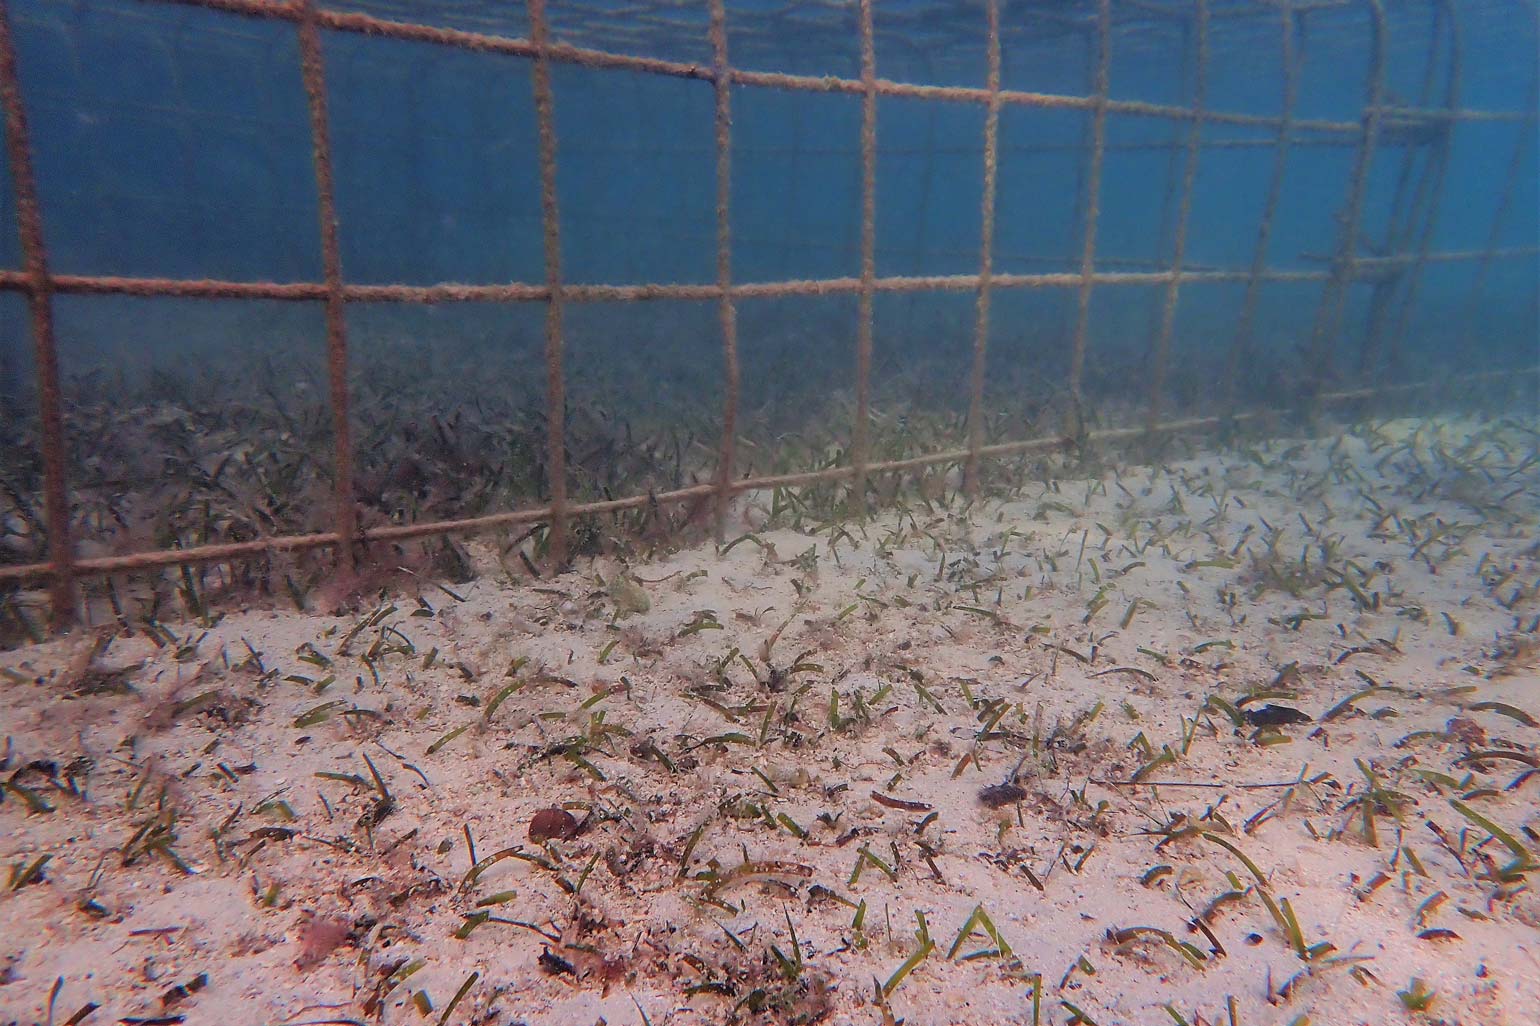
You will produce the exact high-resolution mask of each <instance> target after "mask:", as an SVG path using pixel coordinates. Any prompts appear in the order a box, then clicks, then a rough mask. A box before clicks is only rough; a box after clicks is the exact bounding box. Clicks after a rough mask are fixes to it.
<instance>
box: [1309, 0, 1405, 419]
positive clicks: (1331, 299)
mask: <svg viewBox="0 0 1540 1026" xmlns="http://www.w3.org/2000/svg"><path fill="white" fill-rule="evenodd" d="M1366 5H1367V6H1368V8H1369V18H1370V40H1371V42H1370V45H1371V51H1370V57H1369V78H1368V82H1367V84H1366V86H1365V94H1366V96H1365V107H1366V109H1365V111H1364V127H1363V135H1362V136H1361V137H1360V140H1359V144H1358V152H1357V156H1356V157H1355V159H1354V162H1353V170H1352V173H1351V176H1350V177H1349V181H1348V196H1347V206H1346V208H1345V209H1344V210H1343V213H1342V227H1341V231H1342V235H1341V238H1340V239H1339V240H1338V243H1337V251H1336V253H1335V254H1333V256H1332V264H1331V275H1330V277H1329V278H1328V279H1327V281H1326V287H1325V288H1324V289H1323V290H1322V292H1321V302H1320V305H1319V306H1317V307H1316V316H1315V326H1314V328H1313V329H1312V330H1311V333H1310V334H1311V338H1310V366H1309V367H1307V368H1305V371H1304V373H1305V383H1306V385H1307V386H1308V388H1307V397H1308V398H1309V399H1310V401H1311V402H1312V403H1313V402H1314V396H1315V394H1316V393H1318V392H1319V390H1320V387H1321V385H1322V384H1323V383H1324V382H1325V381H1327V380H1329V379H1330V377H1331V374H1332V362H1333V356H1334V353H1333V349H1334V347H1335V345H1336V342H1337V338H1338V333H1339V331H1340V329H1341V326H1342V311H1343V307H1344V306H1345V305H1346V303H1347V293H1348V288H1349V286H1350V285H1351V284H1352V282H1353V279H1354V278H1355V277H1356V274H1357V262H1358V235H1359V232H1360V230H1361V227H1362V224H1363V210H1364V197H1365V195H1366V193H1367V192H1368V183H1369V168H1370V167H1371V166H1372V165H1373V163H1374V149H1375V146H1376V145H1377V144H1378V142H1379V134H1380V120H1381V118H1382V116H1383V114H1382V109H1381V108H1382V105H1383V104H1384V102H1385V6H1384V3H1383V2H1382V0H1366Z"/></svg>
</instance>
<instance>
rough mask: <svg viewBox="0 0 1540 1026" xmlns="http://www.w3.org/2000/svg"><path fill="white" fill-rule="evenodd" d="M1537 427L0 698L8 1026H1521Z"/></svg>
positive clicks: (1046, 494)
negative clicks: (368, 1025)
mask: <svg viewBox="0 0 1540 1026" xmlns="http://www.w3.org/2000/svg"><path fill="white" fill-rule="evenodd" d="M1536 451H1537V437H1536V433H1535V430H1534V425H1533V424H1532V423H1524V422H1522V419H1521V420H1510V421H1506V422H1505V421H1501V420H1497V419H1489V420H1480V421H1477V420H1444V421H1397V422H1389V423H1378V424H1374V425H1371V426H1364V425H1360V426H1358V427H1355V428H1353V429H1350V430H1348V431H1346V432H1345V433H1343V434H1341V435H1338V436H1335V437H1326V438H1319V439H1314V440H1304V441H1275V442H1271V443H1265V444H1258V445H1256V446H1254V447H1243V448H1240V449H1237V450H1233V451H1228V452H1226V453H1224V454H1223V455H1222V456H1219V455H1210V456H1204V457H1199V458H1194V459H1189V460H1184V461H1181V462H1173V463H1171V464H1169V465H1165V466H1161V467H1158V468H1153V469H1152V468H1149V467H1138V468H1125V469H1122V470H1121V471H1117V472H1114V471H1111V470H1109V471H1108V472H1107V473H1106V474H1105V475H1104V476H1099V477H1096V476H1093V477H1092V478H1090V479H1089V480H1084V479H1082V480H1071V479H1065V480H1063V481H1062V482H1060V483H1059V484H1057V485H1054V484H1046V483H1029V484H1027V485H1026V486H1025V487H1024V488H1023V489H1021V491H1020V494H1019V496H1017V497H1015V498H1012V499H1010V500H1008V501H1001V500H989V501H982V502H979V503H975V504H973V505H972V506H971V507H965V506H964V505H963V504H962V503H961V502H959V501H955V500H954V501H953V502H952V503H950V504H949V505H946V504H941V503H937V502H929V503H927V502H923V501H919V500H916V501H914V502H912V503H911V504H910V506H909V508H908V509H906V510H903V511H897V510H890V511H885V512H883V513H881V514H880V515H877V516H876V517H874V518H873V519H871V520H870V521H868V522H867V523H865V524H864V525H857V524H854V523H852V524H848V525H845V526H844V528H843V529H840V528H837V527H836V528H825V529H824V530H822V531H821V532H820V533H817V534H813V533H804V532H801V531H797V530H792V529H789V528H787V527H784V526H780V527H777V526H775V525H774V524H766V523H764V515H765V511H764V509H763V507H762V506H761V505H758V504H755V503H753V502H750V503H747V504H746V505H745V507H744V509H743V510H742V515H743V518H744V524H745V526H744V527H743V530H745V531H748V530H753V532H754V533H753V535H752V536H751V537H745V538H742V539H740V540H738V541H737V543H736V544H733V545H731V546H730V547H712V546H706V547H702V548H698V549H692V550H687V551H682V552H678V553H675V554H673V555H671V556H669V557H668V558H666V559H663V560H660V561H658V562H655V563H651V564H648V565H645V566H640V565H639V566H632V567H623V566H621V565H619V564H618V563H616V562H614V561H612V560H598V561H583V562H582V563H580V564H579V566H577V567H576V568H574V569H573V570H572V571H571V572H568V573H566V574H564V575H562V576H560V577H556V578H550V579H540V580H534V579H531V580H527V581H523V582H518V583H512V582H509V581H508V580H506V579H505V578H503V579H499V578H500V575H492V574H488V575H486V576H484V577H482V578H481V579H479V580H478V581H476V582H474V583H471V584H467V585H463V586H459V585H451V586H450V587H451V588H452V590H453V595H451V594H450V592H448V591H446V590H444V589H442V588H440V587H438V586H436V585H433V584H431V583H429V582H422V584H421V587H422V590H421V592H420V594H415V595H414V594H398V595H395V596H393V597H392V598H390V599H388V600H385V601H383V602H382V603H381V604H379V605H378V606H375V605H374V604H373V603H372V601H371V602H370V603H365V604H364V605H363V606H362V607H360V608H358V609H356V610H353V611H349V612H347V613H346V614H344V615H320V614H315V613H296V612H273V611H245V612H231V613H229V614H228V615H226V616H224V617H223V618H222V619H220V620H218V622H217V623H214V624H213V625H212V626H200V625H198V624H196V623H183V624H169V625H166V627H165V629H164V630H163V631H161V632H160V633H158V634H156V635H155V636H152V635H151V633H147V632H146V631H144V630H135V631H134V632H133V633H131V634H128V635H122V636H117V637H113V638H111V639H110V640H108V639H107V638H106V637H105V636H103V635H89V636H84V637H76V638H72V639H64V640H60V641H57V642H53V643H50V644H47V645H42V646H37V647H33V648H29V649H23V650H19V651H14V652H9V653H5V654H3V655H0V723H3V727H0V735H4V736H5V737H6V739H7V740H6V741H5V742H4V743H5V750H4V753H3V755H0V759H3V760H4V767H3V771H0V781H3V782H4V785H5V786H4V789H3V795H4V801H3V803H0V856H3V861H4V866H5V876H4V877H3V878H0V882H3V883H4V887H3V888H0V923H3V926H0V1023H13V1022H14V1023H34V1022H40V1023H54V1024H63V1023H69V1024H77V1023H85V1024H95V1023H116V1022H126V1023H135V1022H138V1023H174V1022H186V1023H219V1024H225V1023H229V1024H241V1026H246V1024H251V1026H260V1024H280V1023H345V1022H355V1021H357V1022H377V1021H383V1022H386V1023H417V1022H424V1023H505V1024H512V1023H526V1024H529V1026H536V1024H579V1026H588V1024H592V1023H598V1022H607V1023H610V1024H615V1026H619V1024H626V1026H631V1024H642V1023H651V1024H656V1026H662V1024H678V1026H690V1024H703V1023H727V1022H744V1023H816V1022H827V1023H861V1024H864V1023H871V1024H889V1023H896V1022H905V1023H909V1024H913V1026H922V1024H924V1026H929V1024H937V1026H949V1024H963V1023H969V1024H974V1023H979V1024H983V1023H1020V1024H1025V1023H1036V1022H1041V1023H1057V1024H1063V1023H1075V1022H1083V1023H1100V1024H1104V1026H1106V1024H1122V1023H1128V1024H1157V1023H1160V1024H1169V1023H1173V1022H1175V1023H1188V1024H1192V1026H1198V1024H1200V1023H1204V1024H1241V1026H1260V1024H1268V1023H1281V1024H1288V1023H1304V1022H1305V1021H1307V1019H1306V1017H1308V1022H1310V1023H1314V1024H1317V1026H1320V1024H1334V1023H1374V1024H1381V1023H1403V1022H1407V1023H1410V1022H1415V1023H1433V1022H1446V1023H1468V1024H1480V1026H1500V1024H1504V1023H1511V1024H1521V1023H1532V1022H1534V1021H1535V1018H1534V1016H1535V1009H1536V1008H1540V895H1537V894H1536V892H1535V890H1534V888H1533V884H1534V881H1535V879H1536V872H1537V869H1540V867H1537V859H1540V834H1537V830H1540V800H1537V796H1540V752H1537V748H1540V728H1537V721H1536V716H1537V715H1540V671H1537V660H1540V635H1537V630H1536V627H1537V624H1536V621H1537V618H1540V544H1537V531H1536V528H1537V510H1540V462H1537V458H1536Z"/></svg>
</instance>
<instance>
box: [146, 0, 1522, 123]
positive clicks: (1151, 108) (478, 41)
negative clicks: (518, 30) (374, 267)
mask: <svg viewBox="0 0 1540 1026" xmlns="http://www.w3.org/2000/svg"><path fill="white" fill-rule="evenodd" d="M154 2H158V3H169V4H178V5H182V6H190V7H203V8H208V9H211V10H219V11H227V12H230V13H233V14H241V15H246V16H248V17H255V18H269V19H279V20H297V19H298V17H299V15H298V13H297V10H296V8H295V7H294V6H293V5H292V4H291V3H289V2H285V0H154ZM316 17H317V20H318V22H319V24H320V26H321V27H322V28H326V29H332V30H335V31H339V32H356V33H361V34H364V35H369V36H382V37H387V38H391V39H400V40H406V41H411V42H421V43H433V44H437V45H442V46H454V47H458V48H460V49H465V50H474V51H479V52H485V53H499V54H506V55H511V56H517V57H535V56H537V54H538V55H540V56H543V57H544V58H545V59H546V60H549V61H554V62H557V63H562V64H577V65H583V66H585V67H592V68H613V69H622V70H629V71H639V72H645V73H649V74H655V75H666V76H671V77H675V78H687V79H697V80H706V79H710V78H711V77H712V76H713V74H714V73H713V72H712V70H711V69H709V68H706V67H702V66H701V65H699V64H692V63H688V62H684V61H670V60H662V59H659V58H654V57H638V56H633V55H630V54H620V53H610V52H608V51H605V50H598V49H593V48H589V47H580V46H572V45H570V44H566V43H553V42H550V41H549V39H547V40H545V41H543V42H537V41H536V40H535V38H534V35H535V33H534V30H533V25H532V26H531V38H529V39H520V38H517V37H512V36H499V35H491V34H487V33H481V32H467V31H462V30H460V29H450V28H442V27H439V26H435V25H423V24H414V23H411V22H403V21H393V20H390V19H386V18H378V17H375V16H373V15H368V14H361V13H354V12H346V11H335V10H330V9H326V8H320V9H318V10H317V12H316ZM728 74H729V75H730V76H731V78H732V81H733V84H735V85H752V86H761V87H766V88H774V89H785V90H793V91H802V92H818V93H845V94H848V95H852V96H859V95H861V94H862V93H863V92H864V91H865V87H864V85H863V84H862V82H861V80H860V79H852V78H840V77H838V76H835V75H790V74H784V73H780V72H767V71H746V70H743V69H739V68H731V69H729V70H728ZM876 90H877V94H878V95H879V96H903V97H910V98H913V99H929V100H941V101H945V102H953V103H978V104H988V103H990V102H991V99H990V92H989V90H988V89H979V88H970V87H964V86H934V85H923V84H918V83H911V82H894V81H890V80H888V79H881V78H879V79H877V81H876ZM998 102H1000V103H1001V104H1005V105H1012V106H1026V107H1037V108H1043V109H1054V110H1087V111H1095V110H1097V109H1099V108H1105V109H1106V110H1108V111H1110V112H1112V113H1114V114H1127V115H1131V116H1135V117H1161V118H1174V119H1176V120H1179V121H1180V120H1186V119H1188V118H1190V117H1191V116H1192V110H1191V108H1189V107H1184V106H1180V105H1170V104H1160V103H1147V102H1144V101H1139V100H1114V99H1110V98H1098V97H1094V96H1093V97H1087V96H1065V95H1060V94H1056V93H1041V92H1028V91H1024V90H1015V89H1001V90H1000V91H999V94H998ZM1375 108H1376V110H1380V111H1383V112H1386V113H1389V112H1392V111H1400V110H1411V109H1409V108H1399V107H1380V105H1378V104H1376V105H1375ZM1412 113H1416V112H1415V111H1414V110H1413V111H1412ZM1458 117H1459V118H1460V119H1461V120H1471V121H1511V120H1531V119H1532V118H1531V115H1528V114H1526V113H1521V112H1514V111H1476V110H1471V111H1462V112H1460V113H1459V115H1458ZM1205 121H1206V122H1207V123H1208V124H1215V125H1253V126H1257V127H1262V128H1270V127H1276V125H1277V121H1278V119H1277V118H1274V117H1270V116H1266V115H1256V114H1242V113H1237V112H1229V111H1209V112H1208V113H1207V114H1206V115H1205ZM1294 127H1295V129H1296V130H1299V131H1318V132H1330V133H1337V134H1342V135H1353V134H1356V133H1358V132H1360V131H1361V130H1362V126H1361V124H1360V123H1359V122H1357V121H1331V120H1318V119H1300V120H1297V121H1295V122H1294Z"/></svg>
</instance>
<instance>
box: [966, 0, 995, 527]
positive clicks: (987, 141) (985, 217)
mask: <svg viewBox="0 0 1540 1026" xmlns="http://www.w3.org/2000/svg"><path fill="white" fill-rule="evenodd" d="M984 8H985V11H986V12H987V15H988V19H989V40H988V48H989V49H988V54H989V56H988V60H989V77H988V80H987V81H986V84H985V87H986V88H987V89H988V90H989V105H988V108H987V110H986V113H985V115H984V201H983V211H982V216H981V219H980V220H981V228H980V236H981V240H980V242H979V250H980V252H979V291H978V301H977V303H978V308H977V319H976V321H975V324H974V329H973V373H972V375H971V376H970V377H969V379H968V461H967V463H966V464H965V465H964V467H963V492H964V493H965V494H967V495H968V497H969V498H973V497H975V496H977V495H978V493H979V450H981V449H982V448H983V447H984V364H985V360H986V358H987V355H988V347H989V299H990V290H991V287H992V282H991V278H992V276H993V274H994V254H995V179H996V177H997V174H998V169H999V168H998V165H999V150H1000V0H985V4H984Z"/></svg>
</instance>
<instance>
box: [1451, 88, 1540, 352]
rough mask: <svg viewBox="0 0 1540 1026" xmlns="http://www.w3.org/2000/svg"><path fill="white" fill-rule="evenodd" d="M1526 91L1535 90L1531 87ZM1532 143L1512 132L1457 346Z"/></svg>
mask: <svg viewBox="0 0 1540 1026" xmlns="http://www.w3.org/2000/svg"><path fill="white" fill-rule="evenodd" d="M1536 78H1540V66H1537V68H1536ZM1537 85H1540V83H1537ZM1530 95H1531V96H1536V95H1537V94H1536V92H1535V90H1533V89H1532V90H1531V91H1530ZM1533 144H1534V137H1533V136H1527V135H1526V134H1525V133H1524V132H1523V131H1519V132H1517V133H1515V138H1514V141H1513V155H1512V156H1511V157H1509V158H1508V170H1507V172H1506V174H1505V175H1504V177H1503V186H1502V190H1501V191H1500V192H1499V193H1498V196H1497V208H1496V209H1495V210H1494V211H1493V213H1492V226H1491V228H1489V229H1488V230H1487V245H1486V248H1485V249H1483V250H1480V251H1479V253H1478V255H1477V259H1478V260H1479V261H1480V264H1479V266H1478V267H1477V268H1476V278H1475V280H1474V281H1472V282H1471V287H1470V294H1469V296H1467V298H1466V300H1465V309H1464V311H1463V312H1462V314H1461V317H1460V322H1459V323H1460V326H1461V328H1460V343H1459V348H1461V349H1464V348H1465V347H1467V346H1469V345H1470V344H1471V341H1472V331H1473V326H1474V324H1475V322H1476V310H1477V308H1478V307H1479V306H1480V304H1481V297H1482V294H1483V293H1484V292H1485V291H1486V284H1487V277H1488V276H1489V275H1490V274H1491V271H1492V264H1493V262H1494V261H1495V260H1496V259H1497V258H1498V257H1499V255H1500V254H1502V253H1503V252H1505V251H1504V250H1502V249H1500V248H1498V245H1497V244H1498V242H1499V241H1501V239H1502V234H1503V226H1504V225H1505V224H1507V223H1508V211H1509V209H1510V208H1511V207H1512V206H1513V197H1514V195H1515V194H1516V193H1517V192H1518V187H1519V179H1520V178H1521V177H1522V175H1521V172H1522V171H1523V167H1524V150H1525V149H1526V147H1528V146H1530V145H1533Z"/></svg>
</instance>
